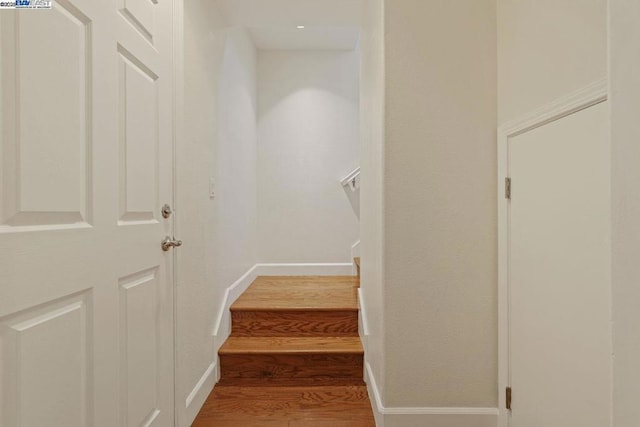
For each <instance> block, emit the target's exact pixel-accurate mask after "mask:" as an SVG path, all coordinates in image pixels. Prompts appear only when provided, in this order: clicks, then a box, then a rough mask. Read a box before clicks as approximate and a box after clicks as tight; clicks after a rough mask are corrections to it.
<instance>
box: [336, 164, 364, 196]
mask: <svg viewBox="0 0 640 427" xmlns="http://www.w3.org/2000/svg"><path fill="white" fill-rule="evenodd" d="M340 184H342V186H343V187H346V186H349V188H351V191H356V190H357V189H358V188H360V166H358V167H357V168H355V169H354V170H353V171H351V173H349V175H347V176H345V177H344V178H342V180H341V181H340Z"/></svg>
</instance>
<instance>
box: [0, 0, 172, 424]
mask: <svg viewBox="0 0 640 427" xmlns="http://www.w3.org/2000/svg"><path fill="white" fill-rule="evenodd" d="M172 9H173V2H171V1H168V0H58V1H53V7H52V8H51V9H45V10H19V11H15V10H0V43H1V45H0V61H1V62H0V99H1V102H0V112H1V114H0V137H1V139H0V180H1V185H0V426H1V427H88V426H91V427H114V426H126V427H133V426H136V427H138V426H154V427H155V426H157V427H161V426H172V425H173V422H174V413H173V412H174V402H173V390H174V387H173V382H174V379H173V348H174V347H173V298H174V295H173V279H172V276H173V260H172V257H173V255H172V254H173V251H174V250H175V249H171V250H169V251H167V252H165V251H163V250H162V248H161V244H160V243H161V241H162V240H163V238H164V237H165V236H172V230H173V220H174V218H173V216H170V217H169V218H164V217H163V215H162V214H161V207H162V205H164V204H165V203H168V204H171V203H172V200H173V158H172V153H173V136H172V133H173V131H172V127H173V126H172V118H173V112H172V92H173V71H172V69H173V65H172V61H173V59H172V57H173V41H172V14H173V12H172Z"/></svg>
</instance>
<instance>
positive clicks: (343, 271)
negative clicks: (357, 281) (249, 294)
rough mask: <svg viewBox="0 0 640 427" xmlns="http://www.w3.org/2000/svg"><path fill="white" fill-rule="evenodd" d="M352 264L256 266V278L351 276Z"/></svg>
mask: <svg viewBox="0 0 640 427" xmlns="http://www.w3.org/2000/svg"><path fill="white" fill-rule="evenodd" d="M352 268H353V263H350V262H349V263H325V264H322V263H320V264H256V272H257V273H258V276H352V275H353V274H352Z"/></svg>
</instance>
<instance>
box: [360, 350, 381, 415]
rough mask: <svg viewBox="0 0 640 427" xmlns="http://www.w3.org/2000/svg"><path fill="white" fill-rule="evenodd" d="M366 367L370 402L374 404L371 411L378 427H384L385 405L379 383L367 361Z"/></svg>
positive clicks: (365, 373) (365, 375) (365, 377)
mask: <svg viewBox="0 0 640 427" xmlns="http://www.w3.org/2000/svg"><path fill="white" fill-rule="evenodd" d="M365 355H366V351H365ZM364 366H365V369H364V380H365V382H366V384H367V391H368V392H369V400H371V403H372V405H371V409H373V417H374V418H375V421H376V427H384V405H383V404H382V398H381V397H380V390H379V389H378V383H377V382H376V377H375V375H373V369H371V365H370V364H369V362H367V361H366V359H365V362H364Z"/></svg>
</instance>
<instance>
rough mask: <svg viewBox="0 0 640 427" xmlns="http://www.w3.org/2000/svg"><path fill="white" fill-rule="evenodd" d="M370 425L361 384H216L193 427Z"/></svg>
mask: <svg viewBox="0 0 640 427" xmlns="http://www.w3.org/2000/svg"><path fill="white" fill-rule="evenodd" d="M272 425H273V426H280V427H285V426H313V427H319V426H323V427H324V426H326V427H340V426H350V427H374V426H375V423H374V419H373V414H372V412H371V404H370V402H369V396H368V394H367V389H366V387H365V386H338V387H336V386H322V387H287V386H284V387H234V386H228V387H225V386H216V388H215V389H214V391H213V393H212V394H211V398H210V399H209V400H208V401H207V402H206V403H205V405H204V406H203V408H202V410H201V411H200V414H199V415H198V418H197V419H196V421H195V422H194V424H193V427H222V426H233V427H239V426H242V427H252V426H253V427H258V426H259V427H268V426H272Z"/></svg>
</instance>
